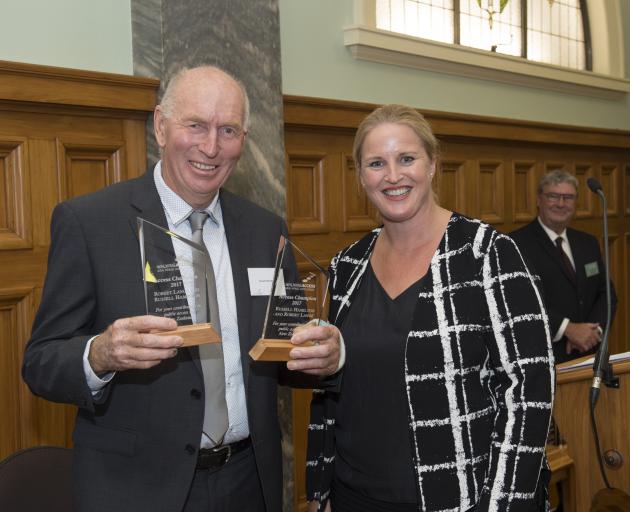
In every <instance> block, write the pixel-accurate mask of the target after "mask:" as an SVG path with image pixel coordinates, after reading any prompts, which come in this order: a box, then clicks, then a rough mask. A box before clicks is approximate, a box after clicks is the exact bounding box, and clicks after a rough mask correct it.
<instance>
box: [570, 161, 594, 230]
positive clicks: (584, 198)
mask: <svg viewBox="0 0 630 512" xmlns="http://www.w3.org/2000/svg"><path fill="white" fill-rule="evenodd" d="M574 174H575V177H576V178H577V180H578V198H577V205H576V210H575V218H576V219H588V218H591V217H593V215H594V212H595V208H596V207H595V204H594V201H593V193H592V192H591V190H590V189H589V188H588V185H587V184H586V181H587V180H588V179H589V178H594V177H595V171H594V169H593V164H591V163H584V162H579V163H576V164H575V173H574Z"/></svg>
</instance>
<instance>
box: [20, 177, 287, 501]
mask: <svg viewBox="0 0 630 512" xmlns="http://www.w3.org/2000/svg"><path fill="white" fill-rule="evenodd" d="M220 200H221V207H222V211H223V218H224V223H225V232H226V235H227V241H228V246H229V252H230V259H231V264H232V274H233V279H234V288H235V295H236V302H237V310H238V327H239V336H240V347H241V360H242V365H243V377H244V383H245V390H246V396H247V409H248V414H249V425H250V433H251V438H252V442H253V449H254V452H255V458H256V463H257V466H258V472H259V475H260V479H261V482H262V488H263V492H264V496H265V502H266V506H267V510H268V511H270V512H275V511H279V510H281V503H282V479H281V474H282V469H281V451H280V430H279V425H278V420H277V412H276V386H277V384H278V381H279V379H280V378H281V376H282V375H283V374H284V373H285V372H286V368H285V367H284V365H283V364H276V363H262V364H261V363H254V362H252V361H251V359H250V358H249V356H248V351H249V349H250V348H251V347H252V345H253V344H254V343H255V341H256V340H257V338H258V337H259V335H260V331H261V328H262V324H263V317H264V314H265V307H266V303H267V298H266V297H263V296H261V297H252V296H251V294H250V289H249V283H248V277H247V268H248V267H273V266H274V263H275V255H276V250H277V243H278V238H279V236H280V234H281V233H282V232H283V231H284V229H285V228H284V224H283V222H282V220H281V219H280V218H279V217H277V216H275V215H273V214H271V213H269V212H268V211H266V210H263V209H262V208H260V207H258V206H255V205H254V204H252V203H250V202H248V201H246V200H244V199H242V198H239V197H237V196H234V195H233V194H230V193H229V192H227V191H224V190H221V191H220ZM138 216H139V217H142V218H145V219H147V220H149V221H151V222H154V223H156V224H158V225H161V226H167V225H168V224H167V221H166V218H165V215H164V211H163V208H162V204H161V202H160V198H159V195H158V193H157V190H156V188H155V185H154V182H153V172H152V171H149V172H147V173H146V174H145V175H144V176H142V177H140V178H137V179H135V180H131V181H128V182H124V183H121V184H118V185H114V186H112V187H109V188H106V189H103V190H101V191H99V192H96V193H94V194H91V195H88V196H84V197H80V198H76V199H73V200H71V201H67V202H65V203H61V204H60V205H58V206H57V207H56V209H55V211H54V213H53V221H52V228H51V229H52V241H51V248H50V254H49V264H48V275H47V278H46V283H45V287H44V293H43V297H42V303H41V307H40V310H39V312H38V314H37V317H36V320H35V323H34V327H33V334H32V339H31V341H30V342H29V344H28V347H27V350H26V354H25V364H24V368H23V375H24V379H25V380H26V382H27V383H28V385H29V386H30V388H31V389H32V390H33V392H34V393H36V394H38V395H41V396H44V397H45V398H47V399H50V400H54V401H59V402H66V403H73V404H76V405H77V406H78V407H79V413H78V417H77V421H76V428H75V432H74V436H73V440H74V447H75V460H74V471H75V485H76V486H77V488H76V489H75V495H76V497H77V503H78V505H79V507H80V510H89V511H90V512H98V511H107V512H114V511H116V512H120V511H168V512H173V511H177V510H181V509H182V506H183V504H184V501H185V499H186V493H187V489H188V485H189V483H190V481H191V480H192V475H193V473H194V471H195V463H196V458H197V453H196V447H198V446H199V441H200V438H201V428H202V422H203V409H204V404H203V400H202V399H201V395H202V391H203V388H204V382H203V376H202V372H201V368H200V365H199V360H198V350H197V349H196V348H192V349H181V350H179V352H178V354H177V356H176V357H174V358H172V359H168V360H165V361H162V362H161V363H160V364H158V365H157V366H154V367H153V368H150V369H148V370H127V371H123V372H118V373H117V375H116V376H115V377H114V379H113V380H112V381H111V382H110V383H109V384H108V385H107V386H106V387H105V388H104V391H103V394H102V396H100V397H98V398H97V399H96V400H94V401H93V398H92V395H91V391H90V389H89V388H88V385H87V383H86V380H85V375H84V373H83V366H82V357H83V352H84V349H85V346H86V343H87V341H88V339H89V338H90V337H91V336H93V335H95V334H98V333H100V332H103V331H104V330H105V329H106V328H107V326H108V325H109V324H111V323H112V322H113V321H114V320H116V319H118V318H125V317H129V316H132V315H142V314H145V304H144V295H143V285H142V273H141V264H140V255H139V248H138V238H137V228H136V217H138Z"/></svg>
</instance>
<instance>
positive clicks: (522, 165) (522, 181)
mask: <svg viewBox="0 0 630 512" xmlns="http://www.w3.org/2000/svg"><path fill="white" fill-rule="evenodd" d="M537 186H538V179H537V177H536V163H535V162H533V161H515V162H513V168H512V216H513V220H514V221H515V222H530V221H531V220H532V219H533V218H534V217H536V215H537V209H536V196H537V195H538V194H537Z"/></svg>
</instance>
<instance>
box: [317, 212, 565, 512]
mask: <svg viewBox="0 0 630 512" xmlns="http://www.w3.org/2000/svg"><path fill="white" fill-rule="evenodd" d="M379 233H380V228H379V229H375V230H374V231H372V232H371V233H368V235H366V236H365V237H364V238H362V239H361V240H359V241H358V242H355V243H354V244H352V245H351V246H349V247H348V248H346V249H344V250H343V251H341V252H340V253H338V254H337V255H336V256H335V257H334V258H333V260H332V263H331V269H330V270H331V280H330V293H331V306H330V315H329V318H330V321H331V322H333V323H334V324H335V325H341V324H342V322H343V320H344V318H345V316H346V314H347V313H348V310H349V308H350V307H351V306H352V302H353V300H354V298H355V296H356V294H357V291H358V290H359V287H360V285H361V279H362V276H363V274H364V272H365V268H366V265H367V264H368V261H369V258H370V255H371V253H372V250H373V248H374V244H375V242H376V239H377V238H378V235H379ZM405 379H406V384H407V385H406V390H407V402H408V405H409V430H410V435H411V437H412V439H413V443H412V450H413V454H412V455H413V460H414V463H415V473H416V484H417V494H418V503H419V505H418V510H422V511H464V510H475V511H476V512H480V511H497V512H507V511H521V510H522V511H525V510H527V511H529V510H545V509H546V507H547V504H546V482H545V478H540V475H541V473H542V470H543V469H545V468H547V465H546V461H545V457H544V453H545V452H544V450H545V440H546V437H547V431H548V428H549V421H550V417H551V406H552V399H553V386H554V368H553V355H552V351H551V339H550V334H549V328H548V323H547V315H546V312H545V310H544V308H543V302H542V297H541V295H540V293H539V291H538V289H537V288H536V286H535V284H534V281H533V278H532V276H531V275H530V273H529V272H528V270H527V268H526V266H525V264H524V262H523V259H522V257H521V255H520V253H519V251H518V249H517V247H516V245H515V244H514V242H513V241H512V240H511V239H510V238H509V237H508V236H506V235H503V234H501V233H499V232H497V231H496V230H494V229H493V228H492V227H490V226H488V225H487V224H484V223H482V222H480V221H478V220H472V219H469V218H466V217H463V216H461V215H458V214H453V215H452V217H451V219H450V222H449V224H448V227H447V229H446V232H445V235H444V237H443V238H442V241H441V242H440V246H439V248H438V250H437V251H436V253H435V255H434V256H433V258H432V260H431V264H430V267H429V270H428V274H427V277H426V279H425V280H424V283H423V286H422V289H421V292H420V294H419V296H418V301H417V304H416V308H415V312H414V315H413V322H412V330H411V331H409V334H408V336H407V344H406V351H405ZM341 392H343V382H342V384H341ZM337 396H338V395H336V394H335V393H334V392H331V391H319V392H318V391H316V392H315V393H314V395H313V401H312V404H311V424H310V425H309V446H308V461H307V495H308V498H309V500H317V501H319V502H320V510H323V505H324V504H325V503H326V501H327V499H328V495H329V490H330V483H331V479H332V475H333V464H334V458H335V435H334V434H335V430H334V429H335V405H336V397H337ZM374 419H375V421H386V419H385V418H381V417H379V416H378V411H374ZM371 448H374V454H375V456H376V457H378V453H379V452H378V440H375V442H374V446H373V447H366V449H371ZM545 476H547V475H545ZM333 512H334V511H333Z"/></svg>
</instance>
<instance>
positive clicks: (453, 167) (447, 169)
mask: <svg viewBox="0 0 630 512" xmlns="http://www.w3.org/2000/svg"><path fill="white" fill-rule="evenodd" d="M466 167H467V165H466V161H465V160H451V159H449V158H446V157H444V158H443V159H442V161H441V163H440V169H439V171H438V180H437V187H436V188H437V194H438V198H439V203H440V204H441V205H442V206H443V207H444V208H446V209H448V210H453V211H456V212H459V213H466V212H467V211H469V208H468V206H469V205H468V201H467V197H466V185H467V184H468V183H467V176H466Z"/></svg>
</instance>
